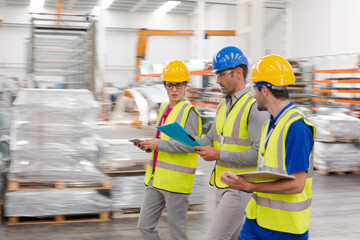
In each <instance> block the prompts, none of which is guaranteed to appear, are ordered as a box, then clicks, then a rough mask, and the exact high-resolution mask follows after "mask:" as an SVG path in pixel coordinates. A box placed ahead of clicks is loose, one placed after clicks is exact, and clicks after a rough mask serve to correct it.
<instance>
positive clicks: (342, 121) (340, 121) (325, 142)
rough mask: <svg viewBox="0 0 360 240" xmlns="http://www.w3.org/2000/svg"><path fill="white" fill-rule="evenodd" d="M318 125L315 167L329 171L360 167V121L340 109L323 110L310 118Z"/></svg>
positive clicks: (349, 169)
mask: <svg viewBox="0 0 360 240" xmlns="http://www.w3.org/2000/svg"><path fill="white" fill-rule="evenodd" d="M309 119H310V121H311V122H312V123H313V124H314V125H315V127H316V137H315V138H316V142H315V153H314V167H315V168H317V169H319V170H325V171H327V170H328V171H333V170H339V171H343V170H346V171H351V170H358V169H359V168H360V159H359V155H360V148H359V144H358V143H359V139H360V120H359V119H358V118H355V117H352V116H349V115H347V114H345V113H342V112H341V111H340V110H339V109H324V108H323V109H322V110H321V111H320V114H318V115H315V116H313V117H310V118H309Z"/></svg>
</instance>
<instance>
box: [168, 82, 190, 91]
mask: <svg viewBox="0 0 360 240" xmlns="http://www.w3.org/2000/svg"><path fill="white" fill-rule="evenodd" d="M185 84H186V83H183V82H182V83H176V84H172V83H164V85H165V88H166V89H167V90H172V89H173V88H174V87H175V88H176V89H182V88H183V87H184V85H185Z"/></svg>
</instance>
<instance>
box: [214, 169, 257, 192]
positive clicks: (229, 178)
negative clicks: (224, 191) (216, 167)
mask: <svg viewBox="0 0 360 240" xmlns="http://www.w3.org/2000/svg"><path fill="white" fill-rule="evenodd" d="M220 180H221V181H222V182H223V183H225V184H226V185H228V186H229V187H230V188H234V189H238V190H245V191H248V192H251V191H252V188H253V183H251V182H248V181H247V180H246V179H245V178H243V177H242V176H237V175H235V174H233V173H231V172H224V173H223V174H221V178H220Z"/></svg>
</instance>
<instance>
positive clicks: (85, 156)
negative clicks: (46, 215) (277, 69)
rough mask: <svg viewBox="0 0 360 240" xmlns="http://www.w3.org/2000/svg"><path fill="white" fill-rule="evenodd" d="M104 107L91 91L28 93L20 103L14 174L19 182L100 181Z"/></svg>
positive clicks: (16, 104)
mask: <svg viewBox="0 0 360 240" xmlns="http://www.w3.org/2000/svg"><path fill="white" fill-rule="evenodd" d="M98 109H99V104H98V103H97V102H96V101H95V99H94V97H93V95H92V93H91V92H89V91H87V90H58V89H56V90H49V89H24V90H22V91H20V92H19V94H18V97H17V99H16V101H15V102H14V114H13V122H12V127H11V154H12V162H11V169H10V171H11V173H13V174H15V175H17V176H19V177H34V176H36V177H50V176H52V177H59V178H67V177H70V178H71V177H73V176H76V177H78V178H82V177H84V178H86V177H89V174H90V176H91V174H94V175H97V174H99V171H97V170H96V169H95V168H94V167H93V164H92V163H95V161H96V154H97V150H98V149H97V143H96V140H95V135H94V133H95V132H94V126H95V119H96V116H97V113H98Z"/></svg>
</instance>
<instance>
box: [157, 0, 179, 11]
mask: <svg viewBox="0 0 360 240" xmlns="http://www.w3.org/2000/svg"><path fill="white" fill-rule="evenodd" d="M179 4H180V1H167V2H166V3H164V4H163V5H162V6H161V7H159V8H158V9H156V10H155V12H154V14H164V13H167V12H168V11H170V10H171V9H173V8H174V7H176V6H177V5H179Z"/></svg>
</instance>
